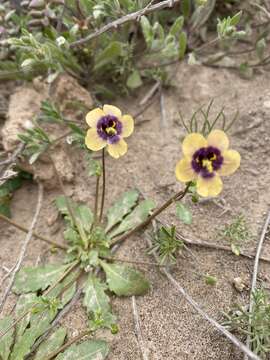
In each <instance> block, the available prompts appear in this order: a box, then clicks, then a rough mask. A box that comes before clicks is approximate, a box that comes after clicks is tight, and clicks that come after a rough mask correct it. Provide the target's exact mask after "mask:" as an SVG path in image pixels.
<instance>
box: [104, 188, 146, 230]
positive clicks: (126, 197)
mask: <svg viewBox="0 0 270 360" xmlns="http://www.w3.org/2000/svg"><path fill="white" fill-rule="evenodd" d="M138 197H139V193H138V191H137V190H131V191H127V192H125V193H124V194H123V195H122V196H121V198H120V199H119V200H118V201H116V203H115V204H114V205H113V206H112V207H111V208H110V209H109V210H108V212H107V218H108V224H107V227H106V231H108V230H109V229H111V228H112V227H113V226H114V225H116V224H117V223H119V222H120V221H121V220H122V219H123V217H124V216H125V215H127V214H128V213H129V212H130V211H131V209H132V208H133V207H134V206H135V204H136V202H137V200H138Z"/></svg>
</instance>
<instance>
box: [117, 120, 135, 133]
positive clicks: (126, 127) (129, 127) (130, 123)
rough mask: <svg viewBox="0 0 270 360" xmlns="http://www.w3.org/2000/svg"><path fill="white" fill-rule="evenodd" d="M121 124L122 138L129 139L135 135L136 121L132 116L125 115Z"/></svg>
mask: <svg viewBox="0 0 270 360" xmlns="http://www.w3.org/2000/svg"><path fill="white" fill-rule="evenodd" d="M120 121H121V123H122V126H123V128H122V134H121V135H122V136H123V137H128V136H130V135H131V134H132V133H133V130H134V120H133V117H132V116H130V115H124V116H122V118H121V119H120Z"/></svg>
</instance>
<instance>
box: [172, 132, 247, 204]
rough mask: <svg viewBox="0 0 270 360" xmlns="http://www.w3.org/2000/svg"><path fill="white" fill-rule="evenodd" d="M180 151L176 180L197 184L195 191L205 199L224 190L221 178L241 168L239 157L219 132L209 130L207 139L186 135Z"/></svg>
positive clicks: (226, 138) (198, 135) (222, 133)
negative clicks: (181, 156)
mask: <svg viewBox="0 0 270 360" xmlns="http://www.w3.org/2000/svg"><path fill="white" fill-rule="evenodd" d="M182 151H183V154H184V158H183V159H182V160H180V161H179V162H178V164H177V165H176V169H175V174H176V177H177V179H178V180H179V181H182V182H188V181H193V180H194V181H196V182H197V192H198V194H199V195H201V196H204V197H207V196H217V195H218V194H219V193H220V192H221V190H222V187H223V184H222V180H221V178H220V176H227V175H231V174H232V173H234V172H235V171H236V170H237V169H238V167H239V166H240V161H241V157H240V154H239V153H238V152H237V151H235V150H229V139H228V137H227V135H226V134H225V133H224V131H222V130H213V131H211V133H210V134H209V135H208V137H207V139H205V138H204V137H203V136H202V135H201V134H198V133H192V134H189V135H187V137H186V138H185V139H184V141H183V144H182Z"/></svg>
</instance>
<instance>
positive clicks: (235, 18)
mask: <svg viewBox="0 0 270 360" xmlns="http://www.w3.org/2000/svg"><path fill="white" fill-rule="evenodd" d="M241 16H242V11H239V12H238V13H237V14H235V15H234V16H233V17H232V18H231V21H230V25H231V26H236V25H238V23H239V21H240V19H241Z"/></svg>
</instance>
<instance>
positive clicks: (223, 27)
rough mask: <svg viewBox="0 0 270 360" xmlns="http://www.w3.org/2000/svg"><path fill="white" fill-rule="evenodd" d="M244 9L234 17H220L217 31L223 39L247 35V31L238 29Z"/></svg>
mask: <svg viewBox="0 0 270 360" xmlns="http://www.w3.org/2000/svg"><path fill="white" fill-rule="evenodd" d="M241 16H242V11H239V12H238V13H237V14H235V15H234V16H233V17H230V16H228V17H227V18H225V19H223V20H220V19H218V24H217V33H218V36H219V38H220V39H221V40H229V39H235V38H239V37H243V36H244V35H246V33H245V31H238V30H237V25H238V23H239V21H240V19H241Z"/></svg>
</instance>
